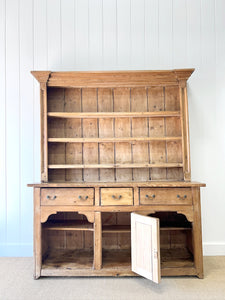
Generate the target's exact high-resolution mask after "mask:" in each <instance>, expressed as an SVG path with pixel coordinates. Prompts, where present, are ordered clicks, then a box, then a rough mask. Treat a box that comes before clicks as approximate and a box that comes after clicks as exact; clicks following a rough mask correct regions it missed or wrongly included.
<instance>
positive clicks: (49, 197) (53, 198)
mask: <svg viewBox="0 0 225 300" xmlns="http://www.w3.org/2000/svg"><path fill="white" fill-rule="evenodd" d="M46 198H47V199H49V200H55V199H56V196H55V195H54V196H53V197H51V196H49V195H47V196H46Z"/></svg>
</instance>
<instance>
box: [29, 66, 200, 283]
mask: <svg viewBox="0 0 225 300" xmlns="http://www.w3.org/2000/svg"><path fill="white" fill-rule="evenodd" d="M193 71H194V70H193V69H182V70H165V71H107V72H106V71H104V72H50V71H33V72H31V73H32V74H33V76H34V77H35V78H36V79H37V80H38V81H39V83H40V107H41V183H37V184H29V186H32V187H33V190H34V261H35V263H34V267H35V269H34V278H39V277H40V276H137V275H141V276H144V277H146V278H148V279H150V280H152V281H154V282H159V281H160V278H161V276H182V275H196V276H198V277H199V278H203V261H202V233H201V207H200V187H203V186H205V184H202V183H198V182H192V181H191V168H190V150H189V129H188V101H187V80H188V78H189V77H190V75H191V74H192V72H193Z"/></svg>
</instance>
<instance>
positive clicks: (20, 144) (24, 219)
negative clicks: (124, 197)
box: [0, 0, 225, 255]
mask: <svg viewBox="0 0 225 300" xmlns="http://www.w3.org/2000/svg"><path fill="white" fill-rule="evenodd" d="M224 12H225V1H224V0H123V1H119V0H107V1H104V0H7V1H6V0H0V69H1V72H0V101H1V102H0V104H1V108H0V136H1V143H0V168H1V172H0V184H1V188H0V197H1V201H0V255H32V216H33V211H32V189H30V188H27V187H26V184H27V183H31V182H37V181H39V180H40V152H39V146H40V131H39V130H40V129H39V128H40V121H39V113H40V107H39V87H38V84H37V82H36V81H35V80H34V79H33V78H32V76H31V75H30V70H32V69H35V70H89V69H90V70H95V69H96V70H101V69H103V70H104V69H105V70H110V69H170V68H185V67H194V68H195V69H196V71H195V73H194V74H193V75H192V77H191V79H190V81H189V83H188V92H189V114H190V137H191V162H192V178H193V179H194V180H198V181H203V182H206V183H207V186H208V187H207V188H206V189H203V191H202V211H203V214H202V216H203V242H204V251H205V253H206V254H217V253H218V254H225V252H224V251H225V249H224V245H225V221H224V216H223V209H222V207H223V206H224V203H223V195H224V194H225V185H224V183H223V181H224V178H225V168H224V165H225V138H224V128H225V118H224V112H225V101H224V99H225V88H224V86H225V85H224V82H225V35H224V30H225V18H224Z"/></svg>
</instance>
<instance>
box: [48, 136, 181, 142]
mask: <svg viewBox="0 0 225 300" xmlns="http://www.w3.org/2000/svg"><path fill="white" fill-rule="evenodd" d="M180 140H182V137H181V136H177V137H140V138H137V137H127V138H126V137H125V138H48V142H51V143H117V142H128V143H129V142H148V141H169V142H170V141H180Z"/></svg>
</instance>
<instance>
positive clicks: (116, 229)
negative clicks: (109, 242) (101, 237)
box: [102, 225, 192, 233]
mask: <svg viewBox="0 0 225 300" xmlns="http://www.w3.org/2000/svg"><path fill="white" fill-rule="evenodd" d="M160 230H161V231H175V230H192V228H191V227H160ZM127 232H131V228H130V226H129V225H105V226H103V227H102V233H127Z"/></svg>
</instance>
